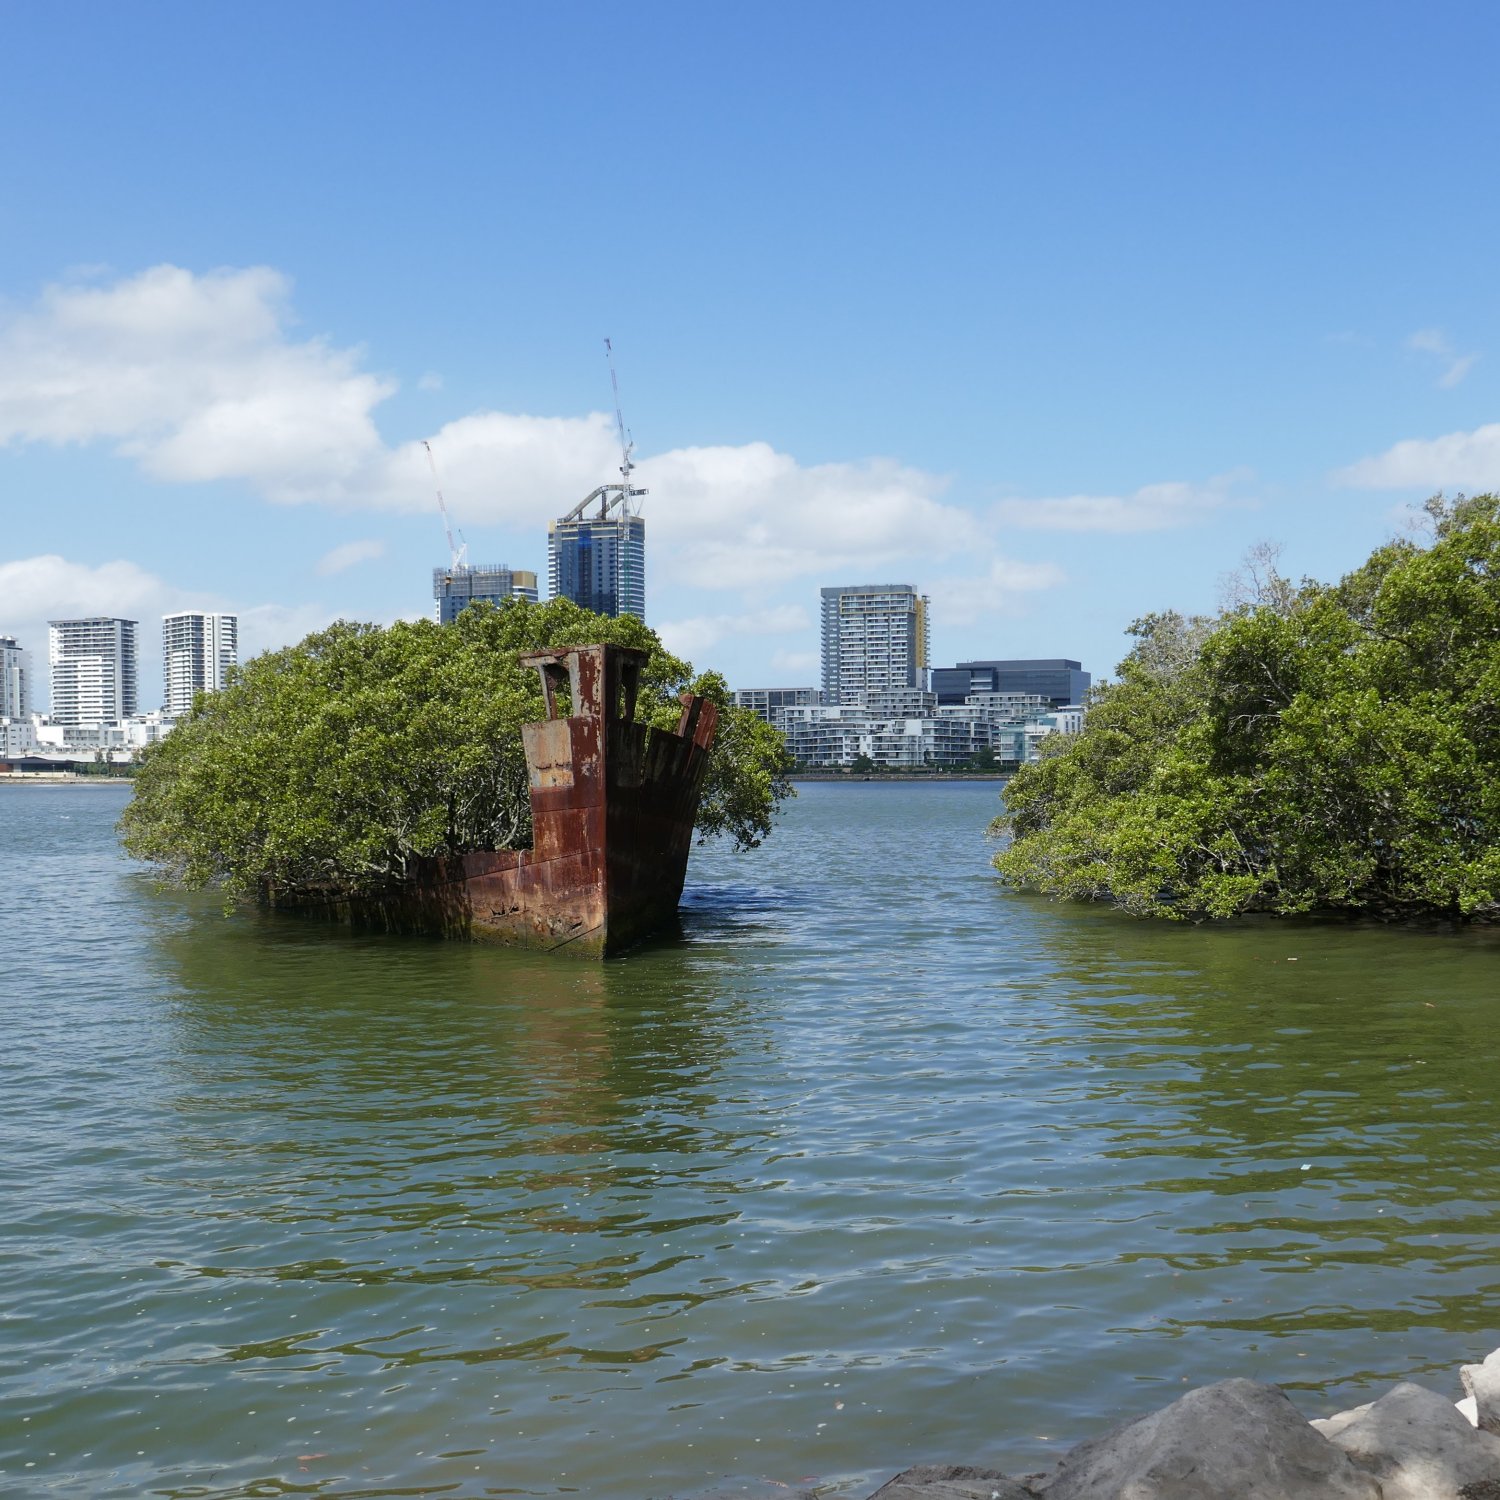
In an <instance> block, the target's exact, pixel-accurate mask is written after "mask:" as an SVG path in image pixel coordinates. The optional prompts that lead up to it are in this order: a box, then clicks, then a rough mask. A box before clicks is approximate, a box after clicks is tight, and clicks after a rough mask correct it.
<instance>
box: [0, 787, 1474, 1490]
mask: <svg viewBox="0 0 1500 1500" xmlns="http://www.w3.org/2000/svg"><path fill="white" fill-rule="evenodd" d="M125 795H127V794H126V793H125V792H124V791H121V790H118V789H112V788H95V787H79V788H68V787H35V788H31V787H12V788H0V864H3V868H4V870H5V872H6V877H7V878H6V893H7V894H6V905H5V911H4V933H5V942H4V953H5V959H4V965H3V968H0V995H3V1002H0V1003H3V1020H4V1045H3V1049H0V1204H3V1208H4V1212H3V1216H0V1492H3V1493H6V1494H17V1495H32V1494H36V1495H88V1496H108V1495H162V1496H174V1497H188V1496H214V1497H221V1496H252V1495H253V1496H272V1495H293V1494H295V1495H319V1496H377V1495H429V1494H431V1495H439V1494H441V1495H465V1496H467V1495H559V1494H585V1495H589V1496H592V1497H604V1500H638V1497H645V1496H664V1495H668V1494H674V1495H679V1496H684V1495H693V1494H697V1493H702V1492H705V1491H709V1490H711V1489H713V1488H714V1487H715V1486H716V1485H722V1484H724V1483H725V1481H726V1478H728V1477H733V1478H734V1479H735V1480H736V1481H739V1482H745V1483H748V1482H749V1481H756V1482H757V1483H758V1484H760V1485H763V1486H764V1489H765V1491H766V1492H767V1493H772V1492H775V1489H776V1486H778V1485H782V1484H787V1485H795V1484H797V1483H802V1484H804V1485H805V1484H809V1483H812V1482H821V1483H825V1484H829V1485H831V1486H834V1487H835V1488H839V1487H842V1489H843V1490H846V1491H847V1493H849V1494H851V1495H859V1494H863V1493H866V1492H867V1491H868V1489H869V1488H873V1485H874V1483H875V1481H876V1480H878V1479H880V1478H883V1477H884V1476H885V1475H886V1474H888V1473H890V1472H891V1471H893V1470H894V1469H896V1468H898V1467H900V1466H902V1465H905V1464H907V1463H911V1462H915V1461H918V1460H922V1459H945V1460H949V1461H955V1462H960V1461H961V1462H987V1463H994V1464H996V1465H998V1466H1000V1467H1006V1468H1009V1469H1011V1471H1012V1472H1024V1471H1025V1470H1027V1469H1028V1468H1035V1467H1039V1466H1041V1465H1044V1464H1046V1463H1047V1462H1048V1461H1049V1457H1050V1456H1051V1455H1053V1454H1054V1453H1055V1452H1056V1451H1057V1450H1059V1449H1060V1448H1062V1447H1063V1446H1064V1445H1066V1444H1067V1443H1070V1442H1072V1441H1075V1440H1077V1439H1079V1438H1082V1437H1084V1436H1087V1435H1089V1434H1091V1433H1093V1432H1095V1431H1097V1430H1099V1429H1100V1428H1101V1427H1103V1426H1105V1425H1107V1424H1109V1423H1111V1422H1113V1421H1114V1420H1116V1419H1117V1418H1119V1417H1123V1416H1127V1415H1133V1414H1137V1413H1140V1412H1143V1411H1146V1410H1150V1409H1153V1408H1155V1407H1157V1406H1160V1405H1163V1404H1165V1402H1166V1401H1168V1400H1170V1399H1171V1398H1172V1397H1173V1396H1174V1395H1175V1394H1177V1393H1178V1392H1179V1391H1180V1390H1181V1389H1182V1386H1183V1384H1184V1383H1191V1384H1197V1383H1202V1382H1206V1381H1209V1380H1213V1379H1216V1378H1219V1377H1222V1376H1225V1375H1230V1374H1247V1375H1252V1376H1256V1377H1259V1378H1262V1379H1267V1380H1274V1381H1279V1382H1282V1383H1283V1384H1286V1385H1287V1386H1289V1387H1290V1388H1291V1389H1292V1392H1293V1395H1294V1399H1296V1400H1297V1401H1298V1402H1299V1403H1300V1404H1301V1406H1302V1407H1303V1409H1304V1410H1306V1411H1307V1412H1309V1414H1316V1413H1318V1412H1322V1411H1327V1410H1332V1409H1335V1408H1337V1407H1339V1406H1341V1405H1342V1406H1347V1405H1350V1404H1353V1403H1354V1402H1355V1401H1357V1400H1361V1399H1368V1398H1367V1396H1366V1395H1365V1394H1364V1393H1365V1392H1366V1391H1367V1390H1368V1389H1369V1388H1370V1387H1372V1386H1375V1385H1379V1384H1383V1383H1385V1382H1387V1381H1390V1380H1392V1379H1395V1378H1397V1377H1400V1376H1413V1377H1415V1378H1417V1379H1423V1380H1426V1381H1428V1382H1429V1383H1431V1384H1433V1385H1434V1386H1435V1387H1436V1388H1438V1389H1440V1390H1443V1391H1445V1392H1448V1393H1450V1394H1452V1395H1453V1396H1455V1397H1457V1396H1458V1395H1459V1394H1461V1393H1460V1392H1459V1391H1458V1389H1457V1387H1456V1383H1455V1378H1454V1372H1455V1371H1456V1367H1457V1365H1458V1364H1459V1363H1460V1362H1461V1361H1465V1360H1473V1359H1476V1358H1478V1357H1479V1356H1481V1355H1483V1354H1484V1353H1486V1352H1487V1351H1488V1350H1489V1349H1491V1348H1493V1347H1494V1346H1495V1345H1497V1344H1500V1242H1497V1232H1500V1100H1497V1095H1500V1025H1497V1018H1500V946H1497V945H1496V944H1495V942H1494V941H1490V940H1485V939H1483V938H1475V937H1472V936H1467V937H1466V936H1459V937H1453V936H1440V935H1432V934H1413V933H1397V932H1386V931H1378V930H1374V931H1368V930H1352V929H1347V928H1337V927H1329V928H1311V927H1292V926H1284V925H1282V926H1278V925H1274V924H1263V925H1262V924H1248V925H1245V926H1241V927H1237V928H1232V929H1227V930H1226V929H1214V930H1206V929H1199V928H1178V927H1161V926H1143V925H1138V924H1134V923H1131V922H1129V921H1127V920H1124V919H1121V918H1118V917H1116V916H1114V915H1113V914H1111V913H1108V912H1102V911H1095V910H1073V909H1066V908H1061V907H1057V906H1053V905H1050V904H1048V903H1045V902H1042V901H1038V900H1035V899H1031V898H1026V897H1019V896H1015V895H1011V894H1007V893H1006V892H1004V891H1002V890H1000V889H999V888H998V887H997V886H996V884H995V882H994V880H993V879H992V878H991V876H990V874H989V872H988V863H987V860H988V853H989V849H988V847H987V845H986V843H985V840H984V837H983V830H984V827H985V824H986V822H987V820H988V818H989V817H990V815H991V814H992V813H993V811H994V810H995V806H996V787H995V785H994V784H993V783H978V784H972V783H971V784H944V785H934V786H920V785H916V786H913V785H910V784H899V783H898V784H890V785H887V784H881V783H869V784H865V783H860V784H856V785H850V786H841V785H826V784H813V785H808V786H805V787H804V788H803V789H802V796H801V797H800V798H799V799H798V801H797V802H796V803H795V804H794V805H793V806H792V807H790V808H789V809H788V811H787V814H786V816H785V820H784V824H783V827H782V828H781V830H780V831H779V832H778V833H777V834H776V836H775V837H774V838H773V839H772V840H771V842H770V843H769V844H768V845H767V846H766V847H765V848H764V849H761V850H758V851H756V852H754V853H751V854H747V855H738V856H736V855H733V854H731V853H729V852H728V851H721V850H707V851H700V852H699V853H698V854H696V855H695V856H694V863H693V867H692V870H691V872H690V875H689V892H688V898H687V905H686V912H685V919H684V933H683V936H682V939H681V940H680V941H678V942H674V943H671V944H665V945H662V946H660V947H657V948H654V949H652V950H650V951H647V952H642V953H639V954H636V955H634V956H632V957H629V958H627V959H624V960H619V961H615V962H611V963H609V964H606V965H603V966H597V965H596V966H586V965H579V964H573V963H568V962H563V961H558V960H546V959H542V958H536V957H528V956H517V955H513V954H506V953H502V952H492V951H487V950H485V949H481V948H473V947H462V946H456V945H442V944H437V943H427V942H416V941H409V940H403V939H389V938H379V939H375V938H350V937H348V936H342V935H338V934H336V933H333V932H330V931H328V930H325V929H321V928H317V927H313V926H309V925H304V924H302V923H299V922H296V921H294V920H269V919H262V918H256V917H235V918H231V919H227V920H226V919H225V918H224V917H223V916H222V915H221V914H220V912H219V911H218V909H217V908H216V906H215V904H214V903H213V902H212V901H211V900H206V899H196V898H195V899H184V898H181V897H176V896H170V895H163V894H161V893H159V892H157V891H156V890H154V889H153V887H152V885H151V884H150V882H149V880H148V879H147V878H146V877H144V876H143V875H142V874H141V873H140V872H139V871H138V870H136V869H135V868H133V867H132V866H131V865H130V864H129V863H128V862H127V861H125V860H124V859H123V858H122V857H121V855H120V854H119V852H118V849H117V847H116V844H115V840H114V837H113V833H112V828H111V825H112V822H113V819H114V818H115V816H116V815H117V814H118V811H119V809H120V807H121V806H122V805H123V799H124V797H125ZM861 1485H863V1486H864V1488H861Z"/></svg>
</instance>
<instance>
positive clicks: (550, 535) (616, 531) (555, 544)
mask: <svg viewBox="0 0 1500 1500" xmlns="http://www.w3.org/2000/svg"><path fill="white" fill-rule="evenodd" d="M604 352H605V355H606V357H607V358H608V360H609V383H610V387H611V389H612V390H613V392H614V398H615V426H616V428H617V430H618V431H619V434H620V480H619V483H618V484H601V485H600V486H599V488H598V489H596V490H593V491H592V492H591V493H589V494H588V495H586V496H585V497H584V498H583V499H582V500H580V501H579V502H578V504H577V505H575V506H574V507H573V509H572V510H570V511H569V512H568V513H567V515H565V516H560V517H558V519H557V520H555V521H549V522H548V523H547V591H548V596H549V597H550V598H553V599H571V600H572V601H573V602H574V603H575V604H577V605H580V606H582V608H584V609H591V610H593V611H594V612H595V613H596V614H601V615H611V616H618V615H634V616H635V617H636V619H638V620H644V619H645V618H646V523H645V521H643V520H642V519H641V515H640V506H639V504H638V503H636V502H639V500H640V499H641V497H642V496H643V495H644V494H645V493H646V491H645V490H643V489H640V488H638V487H637V486H636V484H635V482H634V480H632V479H631V477H630V476H631V473H632V472H633V471H634V469H635V460H634V457H633V456H632V455H633V454H634V452H635V444H634V443H633V442H632V441H631V438H630V434H629V433H628V432H626V430H625V417H624V414H623V413H622V412H621V410H620V382H619V381H618V380H617V379H616V378H615V361H614V350H613V348H612V347H611V346H610V342H609V340H608V339H605V341H604ZM596 507H597V508H596Z"/></svg>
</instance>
